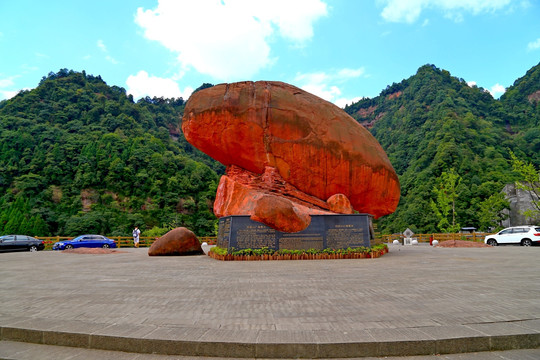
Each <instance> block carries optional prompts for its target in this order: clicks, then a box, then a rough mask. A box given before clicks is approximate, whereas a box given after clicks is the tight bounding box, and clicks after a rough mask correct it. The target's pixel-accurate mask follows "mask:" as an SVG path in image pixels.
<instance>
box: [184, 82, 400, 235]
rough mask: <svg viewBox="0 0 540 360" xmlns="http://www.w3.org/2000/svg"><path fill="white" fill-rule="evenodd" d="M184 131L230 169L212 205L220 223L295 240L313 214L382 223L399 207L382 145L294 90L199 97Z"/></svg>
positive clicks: (250, 88) (233, 89)
mask: <svg viewBox="0 0 540 360" xmlns="http://www.w3.org/2000/svg"><path fill="white" fill-rule="evenodd" d="M182 130H183V132H184V135H185V137H186V139H187V140H188V141H189V142H190V143H191V144H193V145H194V146H195V147H197V148H198V149H200V150H201V151H203V152H204V153H206V154H208V155H209V156H211V157H213V158H214V159H216V160H218V161H219V162H221V163H222V164H224V165H226V166H227V174H226V175H225V176H223V177H222V179H221V182H220V184H219V187H218V193H217V195H216V202H215V204H214V212H215V214H216V215H217V216H218V217H221V216H227V215H251V216H252V218H254V219H256V220H258V221H261V222H264V223H265V224H267V225H269V226H271V227H273V228H275V229H278V230H281V231H288V232H294V231H300V230H302V229H303V228H305V227H307V225H309V221H307V224H306V219H308V220H309V216H308V217H306V215H309V214H320V213H335V212H338V213H351V212H352V211H353V209H354V210H356V211H358V212H361V213H369V214H372V215H374V216H375V217H376V218H378V217H380V216H382V215H386V214H389V213H392V212H393V211H394V210H395V208H396V207H397V204H398V201H399V195H400V190H399V181H398V178H397V175H396V173H395V171H394V169H393V168H392V165H391V164H390V161H389V160H388V158H387V156H386V154H385V152H384V150H383V149H382V148H381V146H380V145H379V143H378V142H377V140H375V138H374V137H373V136H372V135H371V134H370V133H369V131H367V130H366V129H364V128H363V127H362V126H361V125H360V124H358V122H356V121H355V120H354V119H353V118H351V117H350V116H349V115H348V114H346V113H345V112H344V111H343V110H342V109H340V108H338V107H337V106H335V105H333V104H331V103H329V102H327V101H325V100H322V99H320V98H318V97H316V96H314V95H312V94H310V93H307V92H305V91H303V90H301V89H299V88H297V87H294V86H292V85H288V84H285V83H282V82H269V81H259V82H240V83H234V84H221V85H217V86H214V87H212V88H208V89H204V90H201V91H198V92H196V93H195V94H193V95H192V96H191V98H190V99H189V101H188V102H187V104H186V107H185V111H184V118H183V123H182ZM274 197H280V198H281V199H279V200H276V199H275V198H274ZM259 202H260V204H259ZM263 204H266V205H263ZM269 206H270V207H272V208H273V209H269V208H268V207H269ZM265 207H266V209H265ZM290 219H293V221H292V222H293V223H294V224H292V226H291V220H290Z"/></svg>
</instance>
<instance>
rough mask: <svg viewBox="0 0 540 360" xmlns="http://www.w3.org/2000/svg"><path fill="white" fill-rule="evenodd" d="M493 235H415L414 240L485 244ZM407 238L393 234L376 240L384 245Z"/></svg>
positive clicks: (480, 233)
mask: <svg viewBox="0 0 540 360" xmlns="http://www.w3.org/2000/svg"><path fill="white" fill-rule="evenodd" d="M489 234H492V233H487V232H473V233H431V234H414V235H413V236H412V238H414V239H416V240H418V242H419V243H421V242H427V243H429V240H430V238H431V237H432V236H433V240H437V241H438V242H441V241H446V240H465V241H475V242H483V241H484V237H485V236H486V235H489ZM404 238H405V236H403V235H402V234H392V235H380V237H379V238H378V239H375V240H376V242H377V241H380V242H383V243H391V242H393V241H394V240H399V242H401V243H403V239H404Z"/></svg>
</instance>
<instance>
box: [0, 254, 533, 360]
mask: <svg viewBox="0 0 540 360" xmlns="http://www.w3.org/2000/svg"><path fill="white" fill-rule="evenodd" d="M539 259H540V247H533V248H523V247H518V246H512V247H495V248H432V247H430V246H428V245H418V246H401V245H397V246H395V245H390V252H389V253H388V254H386V255H384V256H383V257H381V258H378V259H354V260H353V259H351V260H303V261H244V262H242V261H236V262H222V261H217V260H214V259H211V258H209V257H207V256H189V257H149V256H148V255H147V249H144V248H139V249H119V252H117V253H113V254H102V255H90V254H73V253H63V252H52V251H46V252H38V253H4V254H0V273H1V274H2V276H1V277H0V289H1V291H0V304H1V305H0V336H1V340H2V341H0V359H3V358H5V359H26V358H31V357H28V356H29V355H28V354H32V351H34V352H36V353H40V354H42V355H43V354H46V353H47V351H49V352H52V353H53V354H56V355H55V356H56V357H54V356H52V355H51V357H50V358H56V359H61V358H65V359H68V358H69V359H72V358H73V359H75V358H77V359H78V358H81V359H82V358H92V357H93V356H96V358H97V357H99V358H108V357H107V355H106V354H108V353H112V354H115V356H117V357H115V358H118V359H123V357H120V354H124V353H132V354H130V355H126V356H131V357H130V358H136V359H147V358H148V359H150V358H151V359H154V358H155V359H161V358H163V359H165V358H166V359H169V358H170V359H172V358H181V357H179V356H183V357H186V358H192V357H197V358H199V359H200V358H202V357H230V358H298V357H300V358H307V359H311V358H328V359H329V358H344V357H349V358H355V357H384V356H388V357H392V356H415V357H414V358H415V359H416V358H418V359H421V358H423V357H420V356H419V355H430V354H454V355H448V356H446V355H444V357H437V359H467V358H469V357H463V356H466V354H461V355H460V354H459V353H471V352H479V353H478V355H477V356H480V357H478V358H477V359H488V358H498V357H484V356H487V354H489V356H499V355H498V354H500V353H501V352H500V351H503V350H510V349H524V350H515V351H509V352H506V351H504V352H503V353H505V354H510V355H508V357H504V358H510V359H512V358H516V359H521V358H523V359H528V358H530V359H536V358H540V350H538V349H539V348H540V281H538V274H539V272H540V261H538V260H539ZM51 345H54V346H51ZM39 349H41V350H39ZM46 349H49V350H46ZM51 349H52V350H51ZM62 351H63V352H66V353H68V354H71V355H66V356H65V357H62V356H60V355H59V354H60V353H61V352H62ZM76 352H77V353H76ZM83 353H85V354H87V356H86V357H85V355H80V354H83ZM98 353H99V354H101V355H88V354H98ZM25 354H26V355H25ZM77 354H78V355H77ZM149 354H157V355H149ZM512 354H514V355H515V354H518V355H515V356H516V357H512V356H514V355H512ZM165 355H168V356H165ZM173 355H174V356H175V357H171V356H173ZM471 356H472V355H471ZM44 358H45V357H44ZM111 358H112V357H111ZM126 358H127V357H126ZM430 358H431V357H430ZM470 358H471V359H473V357H470ZM502 358H503V357H501V359H502ZM474 359H476V358H474Z"/></svg>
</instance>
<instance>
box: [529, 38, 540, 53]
mask: <svg viewBox="0 0 540 360" xmlns="http://www.w3.org/2000/svg"><path fill="white" fill-rule="evenodd" d="M537 49H540V38H538V39H536V41H531V42H530V43H529V44H528V45H527V50H529V51H532V50H537Z"/></svg>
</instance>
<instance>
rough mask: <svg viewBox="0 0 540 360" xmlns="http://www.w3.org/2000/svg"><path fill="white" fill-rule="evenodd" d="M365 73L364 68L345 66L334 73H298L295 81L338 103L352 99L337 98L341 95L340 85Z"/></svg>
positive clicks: (302, 86)
mask: <svg viewBox="0 0 540 360" xmlns="http://www.w3.org/2000/svg"><path fill="white" fill-rule="evenodd" d="M364 73H365V70H364V68H358V69H348V68H345V69H341V70H338V71H335V72H332V73H325V72H316V73H309V74H297V75H296V77H295V78H294V83H295V84H297V86H298V87H300V88H302V89H304V90H306V91H308V92H310V93H312V94H314V95H317V96H318V97H320V98H323V99H324V100H327V101H331V102H334V103H336V105H337V102H338V101H339V103H343V102H346V101H351V100H347V99H345V98H338V99H337V97H338V96H340V95H341V90H340V89H339V87H338V85H341V84H343V83H345V82H346V81H348V80H350V79H352V78H357V77H360V76H363V75H364ZM338 106H339V105H338Z"/></svg>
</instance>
